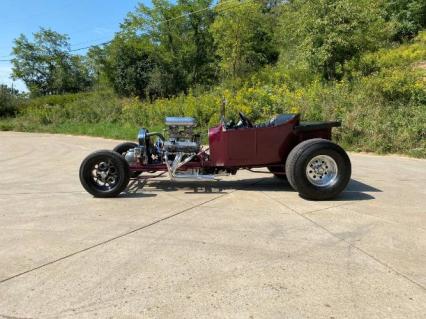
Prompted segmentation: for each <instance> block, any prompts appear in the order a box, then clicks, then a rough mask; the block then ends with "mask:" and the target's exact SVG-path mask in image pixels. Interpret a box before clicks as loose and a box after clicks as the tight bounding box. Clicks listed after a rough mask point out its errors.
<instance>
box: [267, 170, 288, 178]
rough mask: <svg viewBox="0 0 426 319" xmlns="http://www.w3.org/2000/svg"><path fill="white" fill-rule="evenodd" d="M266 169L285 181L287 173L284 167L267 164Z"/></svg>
mask: <svg viewBox="0 0 426 319" xmlns="http://www.w3.org/2000/svg"><path fill="white" fill-rule="evenodd" d="M267 168H268V171H270V172H271V173H272V174H274V176H275V177H276V178H278V179H280V180H282V181H287V175H286V174H285V169H284V167H281V166H268V167H267Z"/></svg>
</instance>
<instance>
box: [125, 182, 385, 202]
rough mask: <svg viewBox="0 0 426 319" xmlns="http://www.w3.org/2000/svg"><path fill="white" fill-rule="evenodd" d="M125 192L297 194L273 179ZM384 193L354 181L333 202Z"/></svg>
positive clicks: (152, 185)
mask: <svg viewBox="0 0 426 319" xmlns="http://www.w3.org/2000/svg"><path fill="white" fill-rule="evenodd" d="M132 183H133V184H132ZM132 183H131V184H132V185H131V186H130V187H129V188H128V190H127V192H126V195H125V196H126V197H147V196H149V195H150V194H147V193H140V191H142V190H143V189H144V188H145V187H146V188H149V189H150V190H151V191H152V190H153V191H154V192H155V191H156V190H157V191H163V192H175V191H179V190H180V191H184V193H185V194H188V195H197V194H227V193H230V192H232V191H235V190H243V191H260V192H262V191H268V192H294V190H293V188H292V187H291V186H290V185H289V184H288V182H286V181H283V180H279V179H277V178H274V177H261V178H245V179H241V180H221V181H209V182H206V181H199V182H190V181H183V182H173V181H170V180H149V181H147V180H135V181H133V182H132ZM375 192H382V191H381V190H380V189H377V188H375V187H373V186H371V185H368V184H365V183H363V182H360V181H358V180H355V179H351V181H350V182H349V184H348V186H347V187H346V189H345V190H344V191H343V192H342V193H341V194H340V195H339V196H338V197H337V198H334V199H333V201H361V200H371V199H374V198H375V197H374V196H373V195H371V194H367V193H375Z"/></svg>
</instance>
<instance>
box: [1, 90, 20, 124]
mask: <svg viewBox="0 0 426 319" xmlns="http://www.w3.org/2000/svg"><path fill="white" fill-rule="evenodd" d="M19 96H20V93H19V91H18V90H16V89H12V88H10V87H8V86H7V85H5V84H0V117H3V116H13V115H15V113H16V112H17V104H18V103H17V102H18V98H19Z"/></svg>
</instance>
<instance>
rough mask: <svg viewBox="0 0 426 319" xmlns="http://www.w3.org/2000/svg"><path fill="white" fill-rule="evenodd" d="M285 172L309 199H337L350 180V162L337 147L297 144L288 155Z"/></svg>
mask: <svg viewBox="0 0 426 319" xmlns="http://www.w3.org/2000/svg"><path fill="white" fill-rule="evenodd" d="M285 171H286V174H287V177H288V181H289V183H290V185H291V186H292V187H293V188H294V189H295V190H296V191H298V192H299V194H300V195H301V196H302V197H304V198H307V199H313V200H326V199H331V198H333V197H336V196H337V195H338V194H340V193H341V192H342V191H343V189H344V188H345V187H346V185H347V184H348V182H349V180H350V177H351V162H350V160H349V157H348V155H347V154H346V152H345V151H344V150H343V149H342V148H341V147H340V146H339V145H337V144H335V143H332V142H331V141H329V140H324V139H312V140H307V141H304V142H302V143H300V144H298V145H297V146H296V147H295V148H294V149H293V150H292V151H291V152H290V154H289V156H288V158H287V161H286V166H285Z"/></svg>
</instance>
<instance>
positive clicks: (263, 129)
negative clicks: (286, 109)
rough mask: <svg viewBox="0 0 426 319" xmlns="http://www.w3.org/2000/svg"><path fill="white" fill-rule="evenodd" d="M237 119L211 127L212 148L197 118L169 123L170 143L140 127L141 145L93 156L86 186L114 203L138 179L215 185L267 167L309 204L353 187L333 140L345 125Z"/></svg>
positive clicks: (83, 175) (84, 174)
mask: <svg viewBox="0 0 426 319" xmlns="http://www.w3.org/2000/svg"><path fill="white" fill-rule="evenodd" d="M239 117H240V119H239V121H238V123H235V122H234V121H230V122H226V121H225V120H224V118H222V120H221V123H220V124H219V125H218V126H216V127H213V128H210V129H209V130H208V142H209V145H208V148H203V147H202V145H201V143H200V136H199V135H197V134H195V133H194V128H195V126H196V121H195V120H194V119H193V118H190V117H167V118H166V120H165V125H166V127H167V132H166V133H167V134H166V135H167V138H166V137H164V136H163V134H161V133H158V132H149V131H148V130H147V129H145V128H142V129H140V131H139V134H138V137H137V138H138V140H137V143H129V142H127V143H122V144H119V145H118V146H117V147H115V148H114V150H112V151H111V150H102V151H97V152H94V153H92V154H90V155H89V156H87V157H86V158H85V159H84V160H83V162H82V164H81V167H80V181H81V184H82V185H83V187H84V188H85V189H86V190H87V191H88V192H89V193H90V194H92V195H93V196H95V197H115V196H118V195H119V194H120V193H121V192H123V191H124V190H125V189H126V187H127V185H128V183H129V180H130V179H134V178H152V177H158V176H160V175H163V174H168V175H169V177H170V179H171V180H173V181H187V180H191V181H194V180H196V181H210V180H212V181H214V180H218V179H219V177H220V176H223V175H229V174H236V173H237V171H238V170H240V169H249V170H253V169H256V168H262V167H266V168H267V169H268V170H269V172H270V173H271V174H273V175H274V176H275V177H276V178H279V179H282V180H287V181H288V183H289V184H290V185H291V186H292V187H293V188H294V189H295V190H296V191H297V192H299V194H300V195H301V196H302V197H304V198H306V199H313V200H325V199H330V198H333V197H335V196H337V195H338V194H339V193H341V192H342V191H343V189H344V188H345V187H346V185H347V184H348V182H349V179H350V176H351V162H350V160H349V157H348V155H347V154H346V152H345V151H344V150H343V149H342V148H341V147H340V146H338V145H337V144H335V143H333V142H331V141H330V140H331V130H332V128H333V127H337V126H340V122H301V121H300V115H299V114H282V115H278V116H275V117H274V118H272V119H271V120H270V121H268V122H266V123H263V124H258V125H253V123H252V122H251V121H250V119H249V118H247V117H246V116H245V115H244V114H243V113H241V112H240V113H239ZM156 172H157V173H156ZM142 173H148V174H150V175H144V174H142ZM154 173H156V174H157V175H152V174H154Z"/></svg>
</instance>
